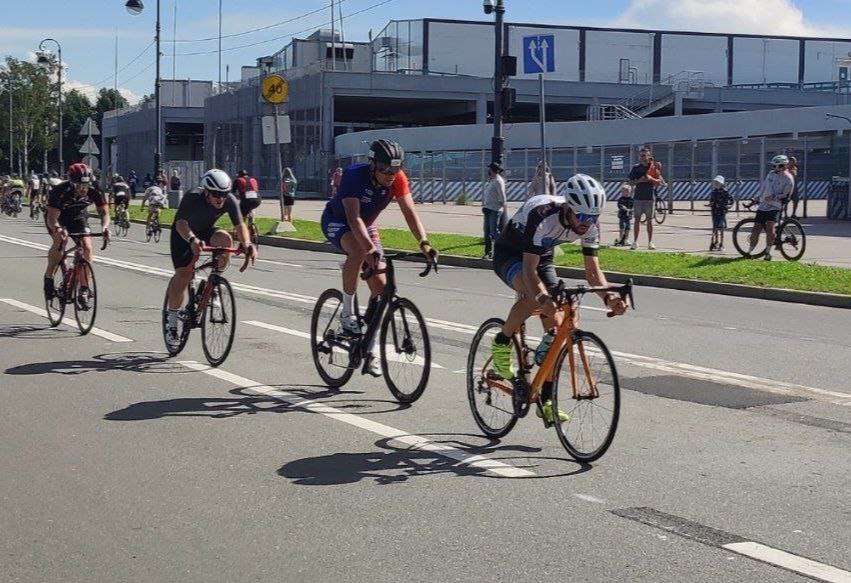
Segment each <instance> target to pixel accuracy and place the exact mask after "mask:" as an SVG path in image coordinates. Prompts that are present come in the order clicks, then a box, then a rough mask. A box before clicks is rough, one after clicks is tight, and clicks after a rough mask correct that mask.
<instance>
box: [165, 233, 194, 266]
mask: <svg viewBox="0 0 851 583" xmlns="http://www.w3.org/2000/svg"><path fill="white" fill-rule="evenodd" d="M169 241H170V243H169V249H170V250H171V264H172V265H174V268H175V269H177V268H178V267H186V266H187V265H189V264H191V263H194V262H195V254H194V253H192V247H191V246H190V245H189V241H187V240H185V239H184V238H183V237H181V236H180V234H179V233H178V232H177V231H176V230H174V229H172V230H171V237H169Z"/></svg>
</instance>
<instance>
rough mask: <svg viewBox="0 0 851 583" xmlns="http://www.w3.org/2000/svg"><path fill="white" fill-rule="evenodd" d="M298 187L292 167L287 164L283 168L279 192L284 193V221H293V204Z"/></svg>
mask: <svg viewBox="0 0 851 583" xmlns="http://www.w3.org/2000/svg"><path fill="white" fill-rule="evenodd" d="M297 188H298V180H296V179H295V174H293V169H292V168H290V167H289V166H288V167H286V168H284V181H283V182H282V183H281V193H282V194H283V195H284V221H285V222H287V223H292V222H293V205H294V204H295V192H296V189H297Z"/></svg>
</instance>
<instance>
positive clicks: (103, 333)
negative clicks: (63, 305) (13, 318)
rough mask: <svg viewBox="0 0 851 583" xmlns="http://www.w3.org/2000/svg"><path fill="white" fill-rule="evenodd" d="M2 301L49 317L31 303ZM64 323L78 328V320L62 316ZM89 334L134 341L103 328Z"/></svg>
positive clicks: (0, 300) (9, 299)
mask: <svg viewBox="0 0 851 583" xmlns="http://www.w3.org/2000/svg"><path fill="white" fill-rule="evenodd" d="M0 302H3V303H5V304H9V305H10V306H13V307H15V308H18V309H21V310H25V311H27V312H32V313H33V314H38V315H39V316H41V317H42V318H47V314H46V313H45V311H44V310H45V308H40V307H36V306H31V305H30V304H25V303H24V302H20V301H18V300H15V299H12V298H0ZM62 323H63V324H65V325H66V326H68V327H70V328H76V327H77V322H75V321H74V320H72V319H71V318H67V317H66V318H62ZM89 334H94V335H95V336H100V337H101V338H104V339H105V340H109V341H110V342H133V340H132V339H131V338H125V337H124V336H119V335H118V334H113V333H112V332H107V331H106V330H103V329H102V328H92V329H91V330H90V331H89Z"/></svg>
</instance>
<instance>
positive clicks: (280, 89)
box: [260, 75, 290, 105]
mask: <svg viewBox="0 0 851 583" xmlns="http://www.w3.org/2000/svg"><path fill="white" fill-rule="evenodd" d="M260 93H261V95H263V99H265V100H266V101H268V102H269V103H274V104H275V105H278V104H279V103H284V102H285V101H287V99H289V97H290V84H289V83H288V82H287V80H286V79H284V78H283V77H281V76H280V75H269V76H267V77H266V78H265V79H263V84H262V85H261V86H260Z"/></svg>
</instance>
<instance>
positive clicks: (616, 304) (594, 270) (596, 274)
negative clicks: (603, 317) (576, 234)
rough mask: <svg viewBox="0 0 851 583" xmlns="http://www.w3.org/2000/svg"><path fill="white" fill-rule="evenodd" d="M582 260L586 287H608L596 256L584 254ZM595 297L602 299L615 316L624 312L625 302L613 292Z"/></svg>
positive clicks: (600, 293) (602, 293) (601, 293)
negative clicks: (586, 282)
mask: <svg viewBox="0 0 851 583" xmlns="http://www.w3.org/2000/svg"><path fill="white" fill-rule="evenodd" d="M584 251H585V248H583V252H584ZM584 259H585V279H586V280H587V281H588V285H590V286H591V287H598V286H607V285H609V282H608V280H606V274H605V273H603V270H602V269H601V268H600V260H599V259H598V257H597V254H596V253H595V254H593V255H592V254H585V257H584ZM597 295H598V296H600V298H602V300H603V303H604V304H606V307H607V308H609V310H611V311H612V312H613V313H614V314H615V315H620V314H623V313H624V312H626V308H627V304H626V301H625V300H622V299H621V297H620V296H619V295H618V294H616V293H614V292H599V293H598V294H597Z"/></svg>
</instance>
